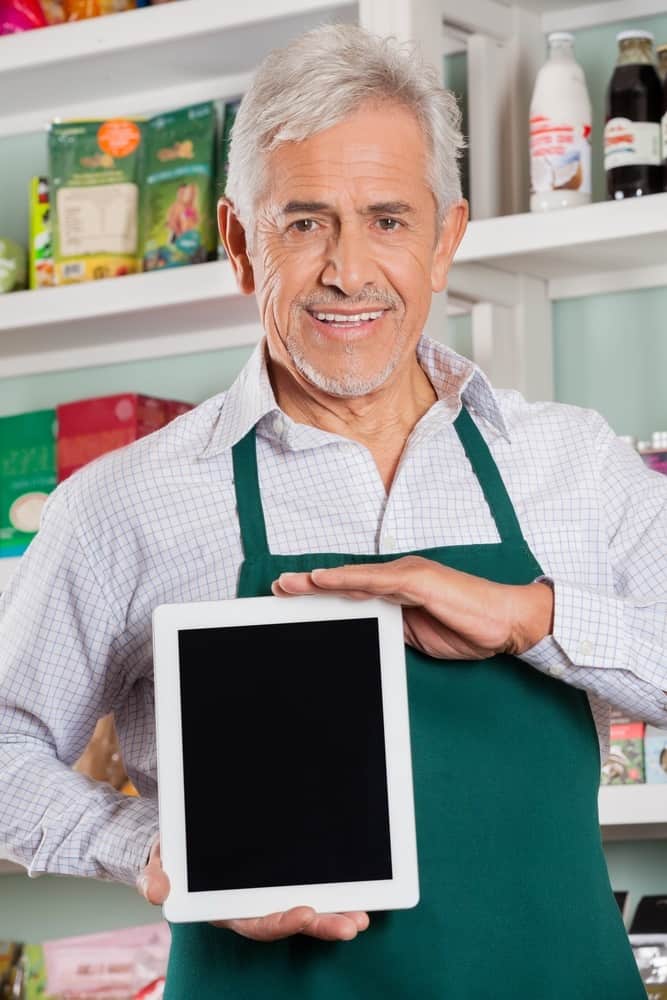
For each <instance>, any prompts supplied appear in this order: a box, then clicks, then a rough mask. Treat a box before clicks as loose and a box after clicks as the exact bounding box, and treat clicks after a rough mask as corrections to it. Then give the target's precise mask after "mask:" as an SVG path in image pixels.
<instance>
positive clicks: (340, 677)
mask: <svg viewBox="0 0 667 1000" xmlns="http://www.w3.org/2000/svg"><path fill="white" fill-rule="evenodd" d="M178 639H179V658H180V660H179V662H180V687H181V709H182V719H183V761H184V779H185V814H186V841H187V866H188V888H189V890H190V892H204V891H207V890H216V889H245V888H259V887H264V886H271V885H312V884H316V883H328V882H329V883H330V882H358V881H367V880H377V879H390V878H391V877H392V866H391V850H390V841H389V811H388V802H387V773H386V760H385V745H384V723H383V713H382V694H381V681H380V655H379V646H378V622H377V618H355V619H350V620H339V621H318V622H297V623H289V624H284V623H280V624H272V625H243V626H236V627H231V628H229V627H224V628H200V629H181V630H179V634H178Z"/></svg>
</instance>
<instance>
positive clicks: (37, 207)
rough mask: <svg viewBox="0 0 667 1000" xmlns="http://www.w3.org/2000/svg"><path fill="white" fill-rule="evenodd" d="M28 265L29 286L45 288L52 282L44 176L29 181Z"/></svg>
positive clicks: (48, 204) (46, 188)
mask: <svg viewBox="0 0 667 1000" xmlns="http://www.w3.org/2000/svg"><path fill="white" fill-rule="evenodd" d="M28 265H29V268H30V288H47V287H48V286H50V285H53V284H54V273H53V245H52V240H51V204H50V202H49V181H48V178H46V177H33V178H31V181H30V245H29V248H28Z"/></svg>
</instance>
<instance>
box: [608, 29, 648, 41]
mask: <svg viewBox="0 0 667 1000" xmlns="http://www.w3.org/2000/svg"><path fill="white" fill-rule="evenodd" d="M628 38H645V39H647V40H648V41H649V42H652V41H653V40H654V38H655V36H654V34H653V32H651V31H640V30H639V28H636V29H635V30H634V31H619V33H618V34H617V35H616V41H617V42H625V41H626V40H627V39H628Z"/></svg>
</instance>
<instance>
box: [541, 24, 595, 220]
mask: <svg viewBox="0 0 667 1000" xmlns="http://www.w3.org/2000/svg"><path fill="white" fill-rule="evenodd" d="M548 41H549V58H548V59H547V61H546V62H545V64H544V66H542V68H541V69H540V71H539V73H538V74H537V80H536V81H535V89H534V91H533V98H532V101H531V103H530V188H531V194H530V210H531V212H546V211H549V210H550V209H552V208H567V207H569V206H571V205H585V204H586V203H587V202H589V201H590V200H591V138H590V137H591V118H592V115H591V102H590V98H589V96H588V90H587V87H586V78H585V77H584V71H583V70H582V68H581V66H579V64H578V63H577V62H576V61H575V58H574V48H573V46H574V36H573V35H570V34H569V33H568V32H565V31H557V32H552V34H550V35H549V38H548Z"/></svg>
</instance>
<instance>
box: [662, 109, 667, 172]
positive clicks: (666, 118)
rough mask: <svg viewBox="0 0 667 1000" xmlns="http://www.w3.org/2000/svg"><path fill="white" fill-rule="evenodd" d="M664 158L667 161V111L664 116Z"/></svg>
mask: <svg viewBox="0 0 667 1000" xmlns="http://www.w3.org/2000/svg"><path fill="white" fill-rule="evenodd" d="M662 158H663V160H665V161H667V111H665V113H664V115H663V116H662Z"/></svg>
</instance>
